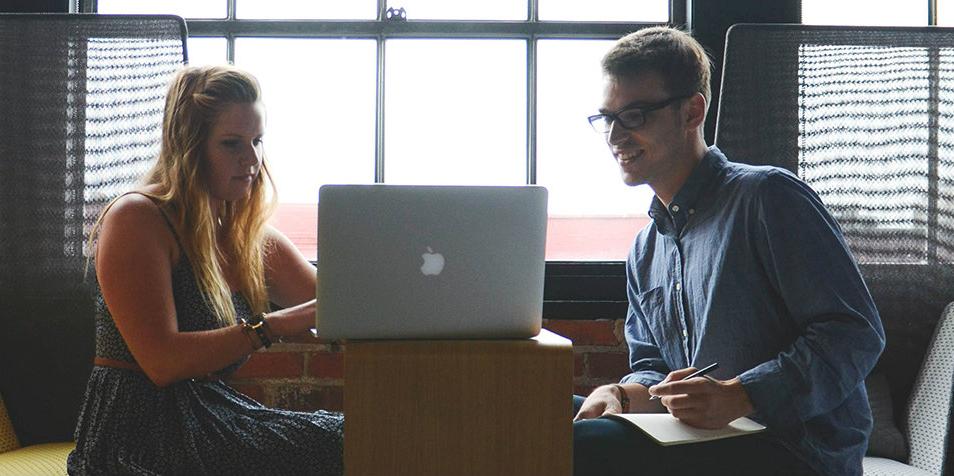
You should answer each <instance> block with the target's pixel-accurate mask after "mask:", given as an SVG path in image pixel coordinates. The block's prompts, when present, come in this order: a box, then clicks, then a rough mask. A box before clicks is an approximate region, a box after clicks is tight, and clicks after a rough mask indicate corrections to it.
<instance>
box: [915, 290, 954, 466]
mask: <svg viewBox="0 0 954 476" xmlns="http://www.w3.org/2000/svg"><path fill="white" fill-rule="evenodd" d="M952 385H954V303H952V304H949V305H948V306H947V308H945V309H944V314H943V315H942V316H941V319H940V320H939V321H938V325H937V330H936V331H935V333H934V338H933V339H932V341H931V346H930V347H929V348H928V352H927V355H925V357H924V364H923V366H922V367H921V371H920V372H919V373H918V377H917V379H916V380H915V382H914V388H913V389H912V391H911V399H910V403H909V406H908V413H907V419H906V422H905V424H904V426H903V431H904V434H905V437H906V438H907V440H908V447H909V448H910V454H909V456H908V462H909V463H910V464H911V465H912V466H915V467H918V468H921V469H925V470H927V471H930V472H932V473H933V474H941V472H942V471H943V469H944V462H945V456H946V455H945V452H946V445H947V442H948V432H949V430H950V418H951V403H952V396H954V393H952V392H954V387H952Z"/></svg>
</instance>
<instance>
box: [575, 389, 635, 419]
mask: <svg viewBox="0 0 954 476" xmlns="http://www.w3.org/2000/svg"><path fill="white" fill-rule="evenodd" d="M607 413H623V408H622V407H621V406H620V403H619V395H617V394H616V389H615V388H614V387H613V386H612V385H604V386H602V387H597V388H596V390H593V393H591V394H590V396H588V397H586V401H584V402H583V406H581V407H580V412H579V413H577V414H576V417H575V418H573V421H580V420H589V419H591V418H599V417H601V416H603V415H606V414H607Z"/></svg>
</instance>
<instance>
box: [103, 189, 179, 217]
mask: <svg viewBox="0 0 954 476" xmlns="http://www.w3.org/2000/svg"><path fill="white" fill-rule="evenodd" d="M156 220H158V221H156ZM103 221H104V222H107V221H110V222H115V221H121V222H137V223H140V224H143V225H146V224H148V223H150V222H156V223H159V224H162V223H163V222H164V220H163V219H162V215H161V212H160V210H159V205H158V204H157V203H156V202H155V201H154V199H153V198H151V197H149V196H147V195H145V194H144V193H143V192H142V191H138V190H137V191H134V192H129V193H126V194H124V195H122V196H120V197H119V198H117V199H116V200H115V201H113V202H112V203H111V204H110V205H109V209H108V210H107V211H106V213H105V214H104V215H103Z"/></svg>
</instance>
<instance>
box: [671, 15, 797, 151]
mask: <svg viewBox="0 0 954 476" xmlns="http://www.w3.org/2000/svg"><path fill="white" fill-rule="evenodd" d="M674 1H680V0H674ZM687 11H688V13H689V15H688V16H689V28H690V30H691V31H692V35H693V36H694V37H695V38H696V39H697V40H699V42H700V43H702V46H704V47H705V48H706V50H707V51H708V52H709V54H710V55H711V56H712V61H713V65H714V66H715V69H714V70H713V73H712V104H711V105H710V107H709V116H708V118H707V119H706V130H705V133H706V143H708V144H711V143H712V142H713V141H714V136H715V120H716V110H717V105H718V104H719V86H720V84H722V58H723V56H724V52H725V32H726V31H727V30H728V29H729V27H730V26H732V25H734V24H736V23H801V22H802V2H801V0H773V1H769V2H767V1H765V0H689V6H688V8H687Z"/></svg>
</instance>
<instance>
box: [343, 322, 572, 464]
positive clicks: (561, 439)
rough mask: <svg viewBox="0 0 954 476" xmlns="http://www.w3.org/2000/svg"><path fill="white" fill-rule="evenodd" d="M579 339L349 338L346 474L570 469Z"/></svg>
mask: <svg viewBox="0 0 954 476" xmlns="http://www.w3.org/2000/svg"><path fill="white" fill-rule="evenodd" d="M572 393H573V348H572V344H571V343H570V341H569V340H568V339H566V338H563V337H561V336H558V335H556V334H553V333H552V332H549V331H547V330H543V331H542V332H541V333H540V335H538V336H537V337H534V338H532V339H524V340H429V341H407V340H404V341H349V342H348V344H347V345H346V346H345V402H344V408H345V449H344V451H345V455H344V457H345V474H346V475H347V476H362V475H368V476H381V475H388V476H390V475H415V476H425V475H441V476H444V475H455V476H456V475H461V476H463V475H493V476H497V475H520V476H529V475H546V476H558V475H569V474H570V473H571V472H572V444H573V441H572V438H573V435H572V432H573V429H572V422H571V420H572V414H571V413H572V400H571V396H572Z"/></svg>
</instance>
